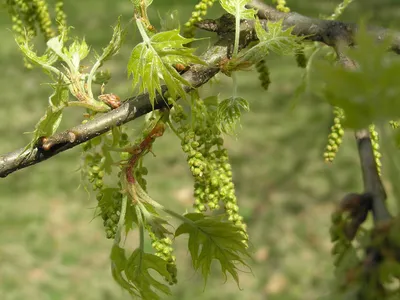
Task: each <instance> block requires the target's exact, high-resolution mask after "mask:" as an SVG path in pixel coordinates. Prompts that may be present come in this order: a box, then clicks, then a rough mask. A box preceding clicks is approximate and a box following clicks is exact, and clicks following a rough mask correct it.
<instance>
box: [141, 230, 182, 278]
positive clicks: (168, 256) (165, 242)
mask: <svg viewBox="0 0 400 300" xmlns="http://www.w3.org/2000/svg"><path fill="white" fill-rule="evenodd" d="M147 231H148V233H149V236H150V239H151V242H152V243H151V246H152V247H153V249H154V250H156V254H155V255H157V256H158V257H160V258H162V259H163V260H164V261H166V262H167V271H168V273H169V274H170V276H171V277H170V278H165V280H166V281H167V282H168V283H169V284H170V285H173V284H177V283H178V280H177V274H178V269H177V268H176V258H175V256H174V255H172V252H173V250H174V249H173V248H172V246H171V245H172V240H171V239H170V238H168V237H163V238H159V237H157V236H156V235H155V234H154V233H153V232H152V231H151V229H150V228H147Z"/></svg>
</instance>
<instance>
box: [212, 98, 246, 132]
mask: <svg viewBox="0 0 400 300" xmlns="http://www.w3.org/2000/svg"><path fill="white" fill-rule="evenodd" d="M242 110H244V111H249V110H250V107H249V103H248V102H247V100H245V99H243V98H241V97H231V98H228V99H225V100H222V101H221V102H220V103H219V104H218V108H217V119H218V127H219V128H220V130H221V131H222V132H224V133H227V134H233V133H234V132H235V128H236V125H237V123H238V122H239V121H240V116H241V115H242Z"/></svg>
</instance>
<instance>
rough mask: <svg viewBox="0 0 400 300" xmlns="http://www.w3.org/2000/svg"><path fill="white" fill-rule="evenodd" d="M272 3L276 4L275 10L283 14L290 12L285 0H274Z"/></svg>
mask: <svg viewBox="0 0 400 300" xmlns="http://www.w3.org/2000/svg"><path fill="white" fill-rule="evenodd" d="M274 3H276V9H277V10H279V11H281V12H285V13H288V12H290V8H289V7H287V6H286V1H285V0H274Z"/></svg>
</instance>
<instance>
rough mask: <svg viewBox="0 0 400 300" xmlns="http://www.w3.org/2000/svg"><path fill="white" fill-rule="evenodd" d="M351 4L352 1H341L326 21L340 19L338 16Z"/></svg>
mask: <svg viewBox="0 0 400 300" xmlns="http://www.w3.org/2000/svg"><path fill="white" fill-rule="evenodd" d="M351 2H353V0H343V2H342V3H340V4H339V5H338V6H336V8H335V11H334V12H333V14H332V15H330V16H329V17H328V18H326V19H327V20H336V19H337V18H339V17H340V15H341V14H342V13H343V12H344V10H345V9H346V7H347V6H348V5H349V4H350V3H351Z"/></svg>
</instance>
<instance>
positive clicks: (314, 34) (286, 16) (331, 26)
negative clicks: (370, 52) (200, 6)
mask: <svg viewBox="0 0 400 300" xmlns="http://www.w3.org/2000/svg"><path fill="white" fill-rule="evenodd" d="M247 6H248V7H249V8H255V9H257V10H258V12H257V15H258V17H259V18H260V19H265V20H269V21H273V22H276V21H278V20H281V19H283V25H284V26H285V27H292V26H294V29H293V32H292V33H293V34H295V35H298V36H306V39H307V40H310V41H315V42H322V43H324V44H326V45H328V46H331V47H334V48H336V47H337V46H339V43H345V44H347V45H351V44H353V43H354V35H355V33H356V32H357V25H356V24H355V23H346V22H340V21H334V20H321V19H314V18H310V17H306V16H303V15H301V14H298V13H296V12H291V13H283V12H280V11H277V10H276V9H274V8H273V7H271V6H269V5H267V4H265V3H263V2H262V1H260V0H253V1H252V2H251V3H250V4H249V5H247ZM367 29H368V31H369V33H370V34H372V35H373V36H375V38H376V39H377V41H382V40H383V39H385V38H386V37H388V36H391V37H392V38H393V40H392V45H391V50H392V51H394V52H396V53H397V54H400V33H399V32H396V31H393V30H388V29H385V28H380V27H375V26H368V27H367Z"/></svg>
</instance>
